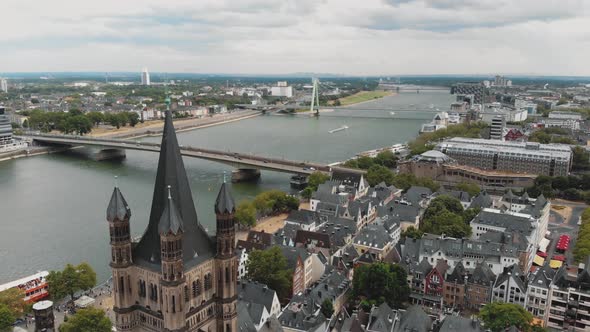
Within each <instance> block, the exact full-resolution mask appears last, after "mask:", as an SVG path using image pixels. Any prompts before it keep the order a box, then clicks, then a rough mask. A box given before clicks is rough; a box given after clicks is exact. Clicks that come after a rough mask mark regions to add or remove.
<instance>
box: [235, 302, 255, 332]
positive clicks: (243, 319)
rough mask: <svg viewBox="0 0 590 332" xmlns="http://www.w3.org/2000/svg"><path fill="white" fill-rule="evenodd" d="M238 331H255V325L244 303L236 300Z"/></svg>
mask: <svg viewBox="0 0 590 332" xmlns="http://www.w3.org/2000/svg"><path fill="white" fill-rule="evenodd" d="M236 309H237V311H238V331H240V332H256V326H255V325H254V322H253V321H252V317H250V312H249V311H248V307H247V305H246V303H244V302H242V301H238V306H237V308H236Z"/></svg>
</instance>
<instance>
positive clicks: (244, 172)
mask: <svg viewBox="0 0 590 332" xmlns="http://www.w3.org/2000/svg"><path fill="white" fill-rule="evenodd" d="M258 179H260V170H259V169H256V168H238V169H235V170H233V171H232V172H231V182H254V181H258Z"/></svg>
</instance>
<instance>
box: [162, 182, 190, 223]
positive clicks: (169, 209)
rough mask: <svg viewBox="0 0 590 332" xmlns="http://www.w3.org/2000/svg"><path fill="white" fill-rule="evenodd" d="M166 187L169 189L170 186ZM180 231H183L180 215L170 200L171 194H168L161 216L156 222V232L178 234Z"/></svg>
mask: <svg viewBox="0 0 590 332" xmlns="http://www.w3.org/2000/svg"><path fill="white" fill-rule="evenodd" d="M168 189H169V190H170V187H168ZM182 231H184V226H183V223H182V217H181V216H180V212H178V209H177V208H176V204H174V201H173V200H172V196H168V200H167V201H166V205H164V211H163V212H162V217H160V222H159V223H158V232H159V233H160V234H169V233H171V234H178V233H179V232H182Z"/></svg>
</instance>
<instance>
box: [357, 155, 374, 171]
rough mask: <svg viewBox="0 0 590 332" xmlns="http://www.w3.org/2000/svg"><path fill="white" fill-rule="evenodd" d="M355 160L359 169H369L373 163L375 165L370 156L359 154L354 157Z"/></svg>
mask: <svg viewBox="0 0 590 332" xmlns="http://www.w3.org/2000/svg"><path fill="white" fill-rule="evenodd" d="M356 162H357V164H358V167H359V168H360V169H369V168H371V167H372V166H373V165H375V162H374V161H373V158H371V157H367V156H361V157H358V158H357V159H356Z"/></svg>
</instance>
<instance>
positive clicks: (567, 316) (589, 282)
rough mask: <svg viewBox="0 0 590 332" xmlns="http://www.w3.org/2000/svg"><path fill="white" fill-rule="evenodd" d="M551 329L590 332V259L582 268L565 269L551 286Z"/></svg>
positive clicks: (549, 320) (548, 317) (549, 308)
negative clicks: (588, 331)
mask: <svg viewBox="0 0 590 332" xmlns="http://www.w3.org/2000/svg"><path fill="white" fill-rule="evenodd" d="M550 301H551V302H550V304H549V307H548V308H547V309H548V311H549V314H548V316H547V327H548V328H551V329H557V330H568V331H569V330H575V331H587V330H590V256H589V257H588V258H587V259H586V260H585V262H584V264H581V265H580V266H572V267H569V268H568V267H566V266H565V265H563V266H562V267H561V268H559V270H557V273H556V274H555V277H554V279H553V285H551V295H550Z"/></svg>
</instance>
